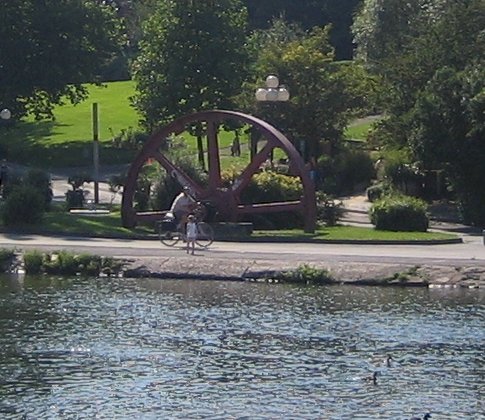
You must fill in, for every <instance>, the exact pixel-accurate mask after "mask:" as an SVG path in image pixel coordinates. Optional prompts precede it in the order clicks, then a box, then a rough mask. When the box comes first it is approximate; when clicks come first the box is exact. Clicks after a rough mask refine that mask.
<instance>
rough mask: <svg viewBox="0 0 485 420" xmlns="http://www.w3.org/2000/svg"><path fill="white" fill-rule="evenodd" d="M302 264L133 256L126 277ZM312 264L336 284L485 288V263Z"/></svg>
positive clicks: (263, 271) (248, 271) (265, 270)
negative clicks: (326, 272) (483, 264)
mask: <svg viewBox="0 0 485 420" xmlns="http://www.w3.org/2000/svg"><path fill="white" fill-rule="evenodd" d="M300 265H301V264H298V263H295V262H287V261H274V260H259V259H258V260H249V259H241V260H239V261H235V260H225V259H222V258H210V259H205V258H201V257H198V256H197V255H196V256H180V255H179V256H177V257H167V258H134V259H129V260H126V263H125V269H124V276H125V277H136V278H139V277H149V278H160V279H200V280H232V281H258V280H269V281H271V279H272V278H273V277H274V276H275V273H277V272H281V271H290V270H295V269H297V268H298V267H299V266H300ZM308 265H309V266H311V267H315V268H322V269H326V270H328V272H329V273H330V275H331V277H332V278H333V279H334V282H335V283H337V284H353V285H376V286H401V287H430V288H434V287H449V288H457V287H460V288H468V289H476V288H480V289H485V266H473V265H466V266H459V267H458V266H436V265H433V266H429V265H421V266H419V265H409V264H384V263H362V262H348V261H346V262H331V263H329V262H328V261H326V262H324V263H320V262H312V263H308Z"/></svg>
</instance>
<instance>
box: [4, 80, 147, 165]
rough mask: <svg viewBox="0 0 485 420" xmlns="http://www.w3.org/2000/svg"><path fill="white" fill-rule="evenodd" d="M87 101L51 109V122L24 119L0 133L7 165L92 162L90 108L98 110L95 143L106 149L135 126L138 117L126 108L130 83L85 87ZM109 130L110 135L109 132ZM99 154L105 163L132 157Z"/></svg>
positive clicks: (116, 154) (131, 86)
mask: <svg viewBox="0 0 485 420" xmlns="http://www.w3.org/2000/svg"><path fill="white" fill-rule="evenodd" d="M88 91H89V98H88V99H87V100H86V101H84V102H81V103H80V104H77V105H71V104H66V105H62V106H58V107H56V108H55V109H54V116H55V120H54V121H47V120H43V121H35V120H33V119H32V118H28V119H26V120H25V121H20V122H18V123H17V124H15V125H14V126H13V127H11V128H9V129H7V130H1V131H0V148H1V149H2V150H7V151H8V153H6V155H7V158H8V159H9V160H11V161H15V162H18V163H22V164H24V165H29V166H39V167H44V168H49V167H56V166H85V165H90V164H91V162H92V139H93V131H92V104H93V103H94V102H97V103H98V107H99V140H100V143H101V144H104V146H107V145H109V142H110V140H111V138H112V135H113V134H112V133H115V134H117V133H119V132H120V130H121V129H123V128H128V127H135V128H136V127H137V126H138V115H137V113H136V112H135V110H134V109H133V108H131V107H130V103H129V97H130V96H132V95H133V93H134V84H133V82H131V81H127V82H116V83H109V84H107V85H106V86H95V85H88ZM111 130H112V131H111ZM103 152H104V150H102V152H101V156H102V157H103V155H104V156H105V157H106V156H108V162H106V163H118V162H119V161H126V160H127V159H128V160H129V159H130V157H129V156H130V155H132V153H131V154H130V153H128V154H127V153H126V152H121V153H119V152H117V151H115V152H114V153H112V152H113V151H112V150H108V153H103Z"/></svg>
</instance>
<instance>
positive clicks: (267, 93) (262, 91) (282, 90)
mask: <svg viewBox="0 0 485 420" xmlns="http://www.w3.org/2000/svg"><path fill="white" fill-rule="evenodd" d="M255 96H256V100H257V101H258V102H287V101H288V100H289V99H290V92H288V89H286V87H285V86H284V85H280V81H279V79H278V77H277V76H275V75H274V74H270V75H269V76H268V77H266V82H265V87H264V88H258V89H256V92H255ZM254 134H256V133H254ZM256 149H257V139H256V138H254V136H251V151H250V155H251V159H252V158H253V156H254V155H255V154H256V151H257V150H256ZM272 159H273V156H272V155H271V160H272Z"/></svg>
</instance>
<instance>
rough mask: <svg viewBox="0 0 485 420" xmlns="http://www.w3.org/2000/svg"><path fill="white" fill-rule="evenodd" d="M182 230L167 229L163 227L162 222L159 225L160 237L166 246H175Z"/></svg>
mask: <svg viewBox="0 0 485 420" xmlns="http://www.w3.org/2000/svg"><path fill="white" fill-rule="evenodd" d="M180 237H181V235H180V232H172V231H167V230H164V229H163V228H162V224H160V225H159V226H158V238H159V239H160V242H161V243H162V244H164V245H165V246H175V245H176V244H177V242H178V241H179V240H180Z"/></svg>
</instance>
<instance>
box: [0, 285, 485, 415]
mask: <svg viewBox="0 0 485 420" xmlns="http://www.w3.org/2000/svg"><path fill="white" fill-rule="evenodd" d="M484 327H485V294H484V292H482V291H479V290H456V289H453V290H450V289H448V290H444V289H430V290H427V289H414V288H413V289H395V288H377V287H352V286H348V287H345V286H330V287H302V286H288V285H267V284H256V283H234V282H216V281H164V280H130V279H94V278H90V279H79V278H73V279H53V278H44V279H26V280H25V281H24V282H23V283H19V282H16V281H15V280H12V279H7V278H1V279H0V401H1V402H0V418H2V419H3V418H5V419H16V418H27V419H39V418H43V419H44V418H45V419H58V418H66V419H67V418H68V419H77V418H80V419H83V418H97V419H118V418H120V419H123V418H133V417H134V416H137V418H139V419H172V418H173V419H176V418H181V419H182V418H183V419H203V418H211V419H212V418H216V419H218V418H220V419H226V418H247V419H276V418H285V419H303V418H306V419H317V418H321V419H369V418H384V419H406V418H410V417H412V416H415V415H416V416H417V415H419V416H422V415H424V413H426V412H431V413H432V415H433V418H435V419H457V418H458V419H479V418H484V416H483V413H484V412H485V403H484V400H485V398H484V397H485V395H484V393H485V370H484V362H485V353H484V352H485V331H484ZM387 355H392V357H393V360H394V361H393V363H392V365H391V367H387V365H386V363H385V362H386V357H387ZM374 371H378V372H379V376H378V381H377V385H374V384H373V383H372V382H366V381H364V380H363V378H365V377H367V376H369V375H371V374H372V373H373V372H374Z"/></svg>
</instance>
